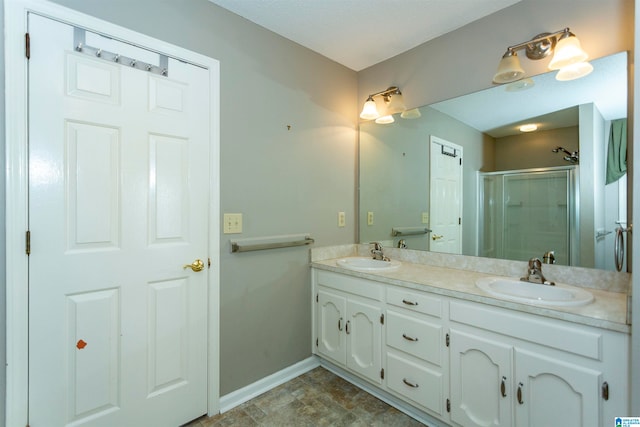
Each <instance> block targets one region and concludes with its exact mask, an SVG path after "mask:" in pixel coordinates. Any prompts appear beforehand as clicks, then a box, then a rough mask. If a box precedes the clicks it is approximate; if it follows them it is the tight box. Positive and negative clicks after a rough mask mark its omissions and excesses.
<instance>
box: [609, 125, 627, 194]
mask: <svg viewBox="0 0 640 427" xmlns="http://www.w3.org/2000/svg"><path fill="white" fill-rule="evenodd" d="M625 173H627V119H618V120H612V121H611V132H610V133H609V148H608V151H607V184H611V183H612V182H615V181H617V180H619V179H620V178H621V177H622V176H624V174H625Z"/></svg>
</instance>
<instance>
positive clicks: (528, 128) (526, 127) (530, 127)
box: [518, 123, 538, 132]
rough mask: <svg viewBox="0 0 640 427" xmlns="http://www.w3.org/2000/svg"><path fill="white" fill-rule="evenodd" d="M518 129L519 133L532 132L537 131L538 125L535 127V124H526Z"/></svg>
mask: <svg viewBox="0 0 640 427" xmlns="http://www.w3.org/2000/svg"><path fill="white" fill-rule="evenodd" d="M518 129H520V132H534V131H536V130H538V125H536V124H535V123H528V124H526V125H522V126H520V127H519V128H518Z"/></svg>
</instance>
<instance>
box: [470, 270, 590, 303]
mask: <svg viewBox="0 0 640 427" xmlns="http://www.w3.org/2000/svg"><path fill="white" fill-rule="evenodd" d="M476 286H477V287H478V288H480V289H482V290H483V291H485V292H487V293H489V294H491V295H493V296H496V297H499V298H504V299H508V300H511V301H518V302H527V303H532V304H535V305H544V306H552V307H575V306H580V305H587V304H589V303H590V302H591V301H593V295H592V294H591V293H590V292H588V291H586V290H584V289H581V288H577V287H574V286H569V285H556V286H549V285H540V284H538V283H529V282H523V281H521V280H518V279H510V278H507V277H483V278H481V279H478V280H477V281H476Z"/></svg>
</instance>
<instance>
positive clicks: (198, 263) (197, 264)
mask: <svg viewBox="0 0 640 427" xmlns="http://www.w3.org/2000/svg"><path fill="white" fill-rule="evenodd" d="M182 268H183V269H186V268H190V269H192V270H193V271H202V270H204V262H202V260H201V259H197V260H195V261H193V262H192V263H191V264H185V265H184V266H183V267H182Z"/></svg>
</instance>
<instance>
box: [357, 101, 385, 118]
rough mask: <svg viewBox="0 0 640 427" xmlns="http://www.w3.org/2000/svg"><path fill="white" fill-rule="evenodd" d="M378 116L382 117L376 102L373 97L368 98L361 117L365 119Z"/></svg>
mask: <svg viewBox="0 0 640 427" xmlns="http://www.w3.org/2000/svg"><path fill="white" fill-rule="evenodd" d="M378 117H380V114H379V113H378V109H377V108H376V102H375V101H374V100H373V99H372V98H369V99H367V102H365V103H364V107H363V108H362V113H360V118H361V119H364V120H373V119H377V118H378Z"/></svg>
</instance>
